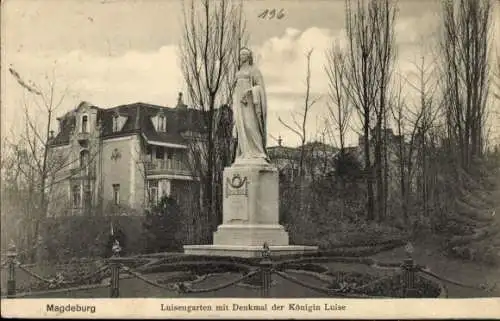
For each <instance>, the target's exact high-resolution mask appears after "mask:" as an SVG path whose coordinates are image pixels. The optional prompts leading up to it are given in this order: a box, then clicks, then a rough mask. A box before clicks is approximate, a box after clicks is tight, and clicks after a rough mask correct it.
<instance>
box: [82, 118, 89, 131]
mask: <svg viewBox="0 0 500 321" xmlns="http://www.w3.org/2000/svg"><path fill="white" fill-rule="evenodd" d="M88 125H89V116H87V115H84V116H82V133H88Z"/></svg>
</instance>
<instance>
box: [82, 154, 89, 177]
mask: <svg viewBox="0 0 500 321" xmlns="http://www.w3.org/2000/svg"><path fill="white" fill-rule="evenodd" d="M80 169H81V170H84V171H85V172H86V173H87V172H88V169H89V151H88V150H82V151H81V152H80Z"/></svg>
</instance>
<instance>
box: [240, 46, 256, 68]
mask: <svg viewBox="0 0 500 321" xmlns="http://www.w3.org/2000/svg"><path fill="white" fill-rule="evenodd" d="M246 62H248V64H249V65H253V55H252V51H251V50H250V49H248V48H247V47H243V48H241V49H240V64H244V63H246Z"/></svg>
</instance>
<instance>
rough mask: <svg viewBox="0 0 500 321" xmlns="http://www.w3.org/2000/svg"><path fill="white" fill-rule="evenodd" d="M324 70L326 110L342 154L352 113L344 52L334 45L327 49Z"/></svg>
mask: <svg viewBox="0 0 500 321" xmlns="http://www.w3.org/2000/svg"><path fill="white" fill-rule="evenodd" d="M326 56H327V64H326V66H325V72H326V74H327V76H328V87H329V91H328V100H329V101H328V103H327V104H328V111H329V118H330V119H331V123H332V125H334V126H335V129H336V130H337V131H338V137H339V143H340V144H339V145H340V153H341V155H343V154H344V150H345V135H346V133H347V130H348V129H349V122H350V120H351V115H352V106H351V104H350V103H349V100H348V98H349V97H348V95H349V94H348V93H347V92H346V90H348V88H349V86H348V83H346V81H347V76H346V62H345V57H344V53H343V52H342V51H341V50H340V48H339V47H338V46H336V45H332V47H331V48H329V49H328V51H327V53H326Z"/></svg>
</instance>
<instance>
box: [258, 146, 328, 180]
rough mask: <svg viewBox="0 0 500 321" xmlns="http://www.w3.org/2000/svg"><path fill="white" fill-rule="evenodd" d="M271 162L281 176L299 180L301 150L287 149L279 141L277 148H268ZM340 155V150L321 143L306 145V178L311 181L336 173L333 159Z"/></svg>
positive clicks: (304, 165) (297, 148) (296, 148)
mask: <svg viewBox="0 0 500 321" xmlns="http://www.w3.org/2000/svg"><path fill="white" fill-rule="evenodd" d="M267 152H268V155H269V158H270V159H271V162H272V163H273V164H275V165H276V167H278V170H279V171H280V173H281V175H284V177H286V178H288V179H289V180H291V181H294V180H296V179H297V177H298V175H299V164H300V153H301V148H300V146H298V147H287V146H283V145H282V140H281V138H279V139H278V145H277V146H271V147H268V148H267ZM337 153H338V149H337V148H336V147H333V146H331V145H328V144H324V143H321V142H311V143H307V144H305V145H304V160H303V167H304V177H305V178H306V179H308V180H311V179H312V178H313V177H318V176H321V175H325V174H327V173H331V172H333V171H334V163H333V159H334V157H335V155H336V154H337Z"/></svg>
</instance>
